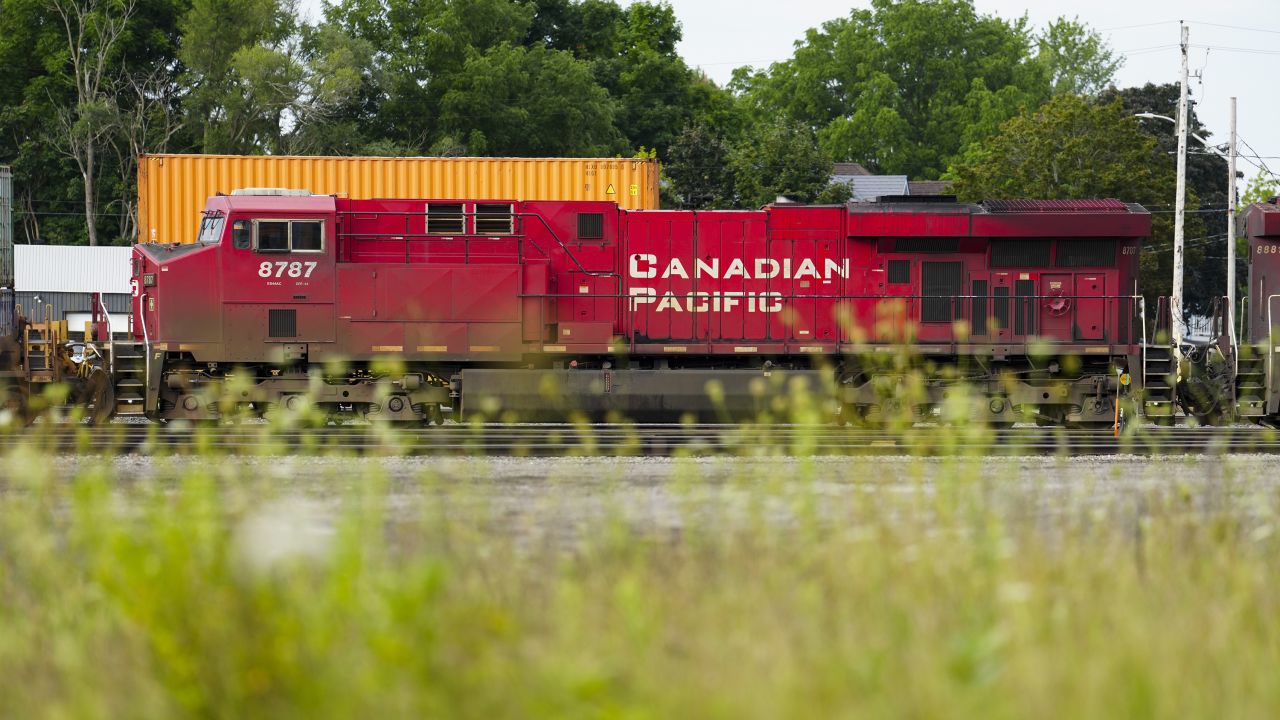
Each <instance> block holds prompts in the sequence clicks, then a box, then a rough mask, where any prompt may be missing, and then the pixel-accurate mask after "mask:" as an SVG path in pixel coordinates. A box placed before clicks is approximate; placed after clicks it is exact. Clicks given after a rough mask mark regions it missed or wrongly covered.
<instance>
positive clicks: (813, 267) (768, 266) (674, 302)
mask: <svg viewBox="0 0 1280 720" xmlns="http://www.w3.org/2000/svg"><path fill="white" fill-rule="evenodd" d="M818 266H819V263H818V262H817V261H815V260H814V259H813V258H801V259H800V261H799V263H798V264H795V265H794V266H793V264H792V259H791V258H783V259H782V260H781V261H778V260H774V259H773V258H756V259H755V260H753V261H751V262H750V263H748V262H747V261H746V260H744V259H743V258H733V259H731V260H730V261H729V263H728V265H725V266H722V265H721V262H720V258H705V259H704V258H695V259H694V261H693V272H692V274H691V273H690V272H689V267H688V266H686V265H685V263H684V262H683V261H682V260H681V259H680V258H678V257H673V258H671V259H670V260H667V261H666V262H665V264H664V263H660V262H659V260H658V256H657V255H653V254H650V253H633V254H632V255H631V256H630V257H629V258H628V262H627V270H628V273H629V274H630V276H631V278H632V279H635V280H652V279H655V278H660V279H663V280H669V279H671V278H680V279H682V280H689V279H691V278H697V279H711V280H733V279H742V280H773V279H782V280H801V279H805V278H813V279H815V280H824V281H831V280H832V279H833V278H848V277H849V260H848V259H847V258H845V259H841V260H836V259H833V258H823V259H822V260H821V266H822V270H821V272H819V270H818ZM630 300H631V302H630V305H631V310H632V311H635V310H637V309H639V308H640V307H642V306H644V307H645V308H646V309H650V310H652V311H654V312H695V313H700V312H731V311H733V310H735V309H738V308H742V309H743V310H745V311H746V312H749V313H776V312H781V311H782V307H783V294H782V293H781V292H774V291H765V292H751V291H746V292H742V291H723V292H720V291H696V292H683V293H682V292H673V291H671V290H667V291H665V292H662V293H659V292H658V289H657V288H653V287H638V286H633V287H632V288H631V291H630Z"/></svg>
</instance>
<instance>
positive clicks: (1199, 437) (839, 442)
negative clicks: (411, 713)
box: [0, 423, 1280, 457]
mask: <svg viewBox="0 0 1280 720" xmlns="http://www.w3.org/2000/svg"><path fill="white" fill-rule="evenodd" d="M19 448H26V449H28V450H33V451H38V452H40V453H42V454H46V453H57V454H121V453H137V454H144V455H172V454H180V455H291V454H315V455H441V456H450V455H453V456H458V455H493V456H511V455H515V456H681V455H690V456H752V457H757V456H809V455H858V456H876V455H880V456H890V455H918V456H957V455H965V456H978V455H988V456H1006V457H1008V456H1025V455H1065V456H1088V455H1117V454H1138V455H1182V454H1222V453H1280V433H1278V432H1276V431H1274V430H1270V429H1267V428H1259V427H1252V426H1234V427H1225V428H1203V427H1201V428H1190V427H1156V426H1140V427H1134V428H1130V429H1129V430H1128V431H1127V432H1126V433H1124V434H1123V435H1122V436H1121V437H1118V438H1117V437H1114V436H1113V435H1112V433H1111V431H1109V430H1082V429H1066V428H1041V427H1015V428H1010V429H1001V430H990V429H986V428H977V427H973V428H964V427H955V428H949V427H944V428H939V427H934V426H916V427H913V428H908V429H906V430H903V431H888V430H868V429H851V428H842V427H837V426H834V425H832V426H819V427H813V426H796V425H771V426H763V425H710V424H702V425H681V424H641V425H582V426H578V425H568V424H530V425H488V426H469V425H445V426H437V427H425V428H414V429H390V428H386V427H376V426H353V425H345V426H337V427H327V428H323V429H307V430H278V429H272V428H270V427H269V426H267V425H262V424H258V425H255V424H244V425H224V426H219V427H203V428H191V427H173V426H162V425H137V424H124V423H119V424H113V425H108V426H105V427H89V426H84V425H81V426H74V425H66V424H61V425H59V424H52V423H51V424H37V425H36V426H34V427H31V428H28V429H26V430H24V431H20V432H10V433H6V434H3V435H0V451H5V452H9V451H14V450H16V449H19Z"/></svg>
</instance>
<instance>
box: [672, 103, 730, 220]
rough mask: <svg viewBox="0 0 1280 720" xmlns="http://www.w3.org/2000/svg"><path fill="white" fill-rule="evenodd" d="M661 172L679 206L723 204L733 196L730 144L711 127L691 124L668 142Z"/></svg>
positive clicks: (713, 205)
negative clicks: (669, 145) (668, 147)
mask: <svg viewBox="0 0 1280 720" xmlns="http://www.w3.org/2000/svg"><path fill="white" fill-rule="evenodd" d="M662 171H663V173H664V174H665V175H666V176H667V178H668V179H670V181H671V191H672V194H673V195H675V196H676V198H677V201H678V203H679V205H680V207H685V208H696V209H701V208H709V207H710V208H713V207H726V206H728V205H730V204H731V203H732V202H733V199H734V194H735V192H734V186H735V182H734V176H733V170H732V169H731V168H730V166H729V145H728V143H726V142H725V139H724V137H723V136H721V135H720V134H718V133H717V132H716V131H715V130H714V129H712V128H710V127H708V126H706V125H702V124H698V125H690V126H688V127H686V128H685V129H684V131H683V132H682V133H680V135H679V136H678V137H677V138H676V139H675V142H673V143H671V147H670V149H669V150H668V151H667V157H666V161H665V162H664V163H663V165H662Z"/></svg>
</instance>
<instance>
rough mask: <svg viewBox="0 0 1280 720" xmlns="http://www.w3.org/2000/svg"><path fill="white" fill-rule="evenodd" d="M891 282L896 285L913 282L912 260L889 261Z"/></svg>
mask: <svg viewBox="0 0 1280 720" xmlns="http://www.w3.org/2000/svg"><path fill="white" fill-rule="evenodd" d="M889 282H891V283H893V284H895V285H901V284H903V283H909V282H911V261H910V260H890V261H889Z"/></svg>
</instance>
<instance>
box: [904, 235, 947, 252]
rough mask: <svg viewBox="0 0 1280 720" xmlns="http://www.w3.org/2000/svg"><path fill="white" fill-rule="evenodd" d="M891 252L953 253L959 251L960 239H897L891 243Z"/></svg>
mask: <svg viewBox="0 0 1280 720" xmlns="http://www.w3.org/2000/svg"><path fill="white" fill-rule="evenodd" d="M893 250H894V252H900V253H953V252H958V251H959V250H960V238H949V237H911V238H898V239H897V240H895V241H894V242H893Z"/></svg>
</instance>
